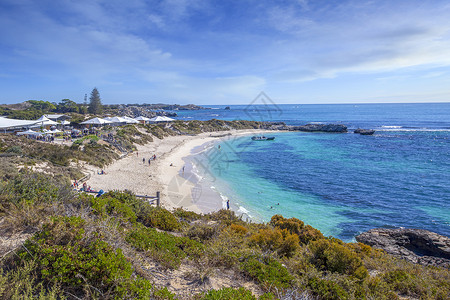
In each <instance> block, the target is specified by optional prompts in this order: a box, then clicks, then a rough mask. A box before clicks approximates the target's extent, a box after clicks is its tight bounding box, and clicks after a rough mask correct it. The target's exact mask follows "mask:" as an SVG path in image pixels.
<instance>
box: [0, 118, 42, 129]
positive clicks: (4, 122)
mask: <svg viewBox="0 0 450 300" xmlns="http://www.w3.org/2000/svg"><path fill="white" fill-rule="evenodd" d="M36 123H37V121H30V120H17V119H8V118H4V117H0V128H1V129H7V128H17V127H29V126H32V125H34V124H36Z"/></svg>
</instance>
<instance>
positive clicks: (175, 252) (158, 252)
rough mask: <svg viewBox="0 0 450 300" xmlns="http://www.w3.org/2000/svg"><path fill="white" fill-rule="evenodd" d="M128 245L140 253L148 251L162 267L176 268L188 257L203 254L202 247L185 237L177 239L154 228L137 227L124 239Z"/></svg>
mask: <svg viewBox="0 0 450 300" xmlns="http://www.w3.org/2000/svg"><path fill="white" fill-rule="evenodd" d="M126 240H127V242H128V243H130V244H131V245H132V246H133V247H135V248H136V249H138V250H140V251H148V252H149V254H150V255H152V256H153V258H154V259H156V260H157V261H159V262H160V263H161V264H162V265H163V266H164V267H167V268H178V267H179V266H180V264H181V261H182V260H183V259H184V258H186V257H188V256H191V257H198V256H201V255H202V254H203V251H204V246H203V245H202V244H200V243H198V242H195V241H193V240H190V239H188V238H186V237H177V236H174V235H171V234H168V233H166V232H158V231H156V229H154V228H145V227H143V226H137V227H136V228H135V229H134V230H133V231H131V232H130V233H129V234H128V236H127V237H126Z"/></svg>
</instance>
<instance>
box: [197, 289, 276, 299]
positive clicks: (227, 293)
mask: <svg viewBox="0 0 450 300" xmlns="http://www.w3.org/2000/svg"><path fill="white" fill-rule="evenodd" d="M195 299H196V300H235V299H239V300H258V299H259V300H272V299H275V297H274V296H273V295H272V294H270V293H267V294H263V295H261V296H260V297H259V298H258V297H256V296H254V295H253V294H252V292H251V291H249V290H247V289H245V288H243V287H240V288H238V289H235V288H231V287H229V288H221V289H220V290H210V291H208V292H205V293H203V294H200V295H197V296H196V297H195Z"/></svg>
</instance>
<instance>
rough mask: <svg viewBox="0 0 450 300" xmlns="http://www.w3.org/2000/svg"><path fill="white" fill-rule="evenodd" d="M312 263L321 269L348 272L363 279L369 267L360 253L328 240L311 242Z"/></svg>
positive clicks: (341, 272)
mask: <svg viewBox="0 0 450 300" xmlns="http://www.w3.org/2000/svg"><path fill="white" fill-rule="evenodd" d="M309 249H310V251H311V253H312V255H313V256H312V263H313V264H314V265H316V267H317V268H318V269H320V270H327V271H330V272H337V273H340V274H347V275H352V276H355V277H357V278H359V279H363V278H365V277H366V276H367V274H368V272H367V269H366V268H365V267H364V266H363V265H362V261H361V259H360V258H359V257H358V255H357V254H356V253H355V252H353V251H352V250H350V249H349V248H347V247H346V246H345V245H341V244H338V243H336V242H333V241H328V240H318V241H314V242H311V243H310V244H309Z"/></svg>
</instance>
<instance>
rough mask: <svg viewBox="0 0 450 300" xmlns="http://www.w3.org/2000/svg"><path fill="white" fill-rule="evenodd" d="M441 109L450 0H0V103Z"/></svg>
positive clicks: (449, 50) (449, 88)
mask: <svg viewBox="0 0 450 300" xmlns="http://www.w3.org/2000/svg"><path fill="white" fill-rule="evenodd" d="M94 87H97V88H98V90H99V91H100V95H101V98H102V101H103V103H107V104H113V103H155V102H164V103H182V104H186V103H195V104H247V103H249V102H251V101H252V100H253V99H254V98H255V97H256V96H257V95H258V94H259V93H260V92H261V91H264V92H265V93H266V94H267V95H269V96H270V97H271V98H272V99H273V101H275V102H277V103H355V102H356V103H364V102H450V2H449V1H448V0H446V1H439V0H435V1H427V0H420V1H416V0H395V1H394V0H387V1H364V0H351V1H332V0H330V1H325V0H319V1H313V0H285V1H261V0H259V1H258V0H240V1H219V0H211V1H208V0H203V1H200V0H189V1H188V0H167V1H149V0H127V1H123V0H57V1H54V0H52V1H50V0H34V1H33V0H0V103H16V102H22V101H25V100H29V99H37V100H47V101H55V102H59V101H60V100H61V99H63V98H69V99H71V100H74V101H76V102H82V101H83V98H84V95H85V94H88V95H89V93H90V91H91V90H92V89H93V88H94Z"/></svg>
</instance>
